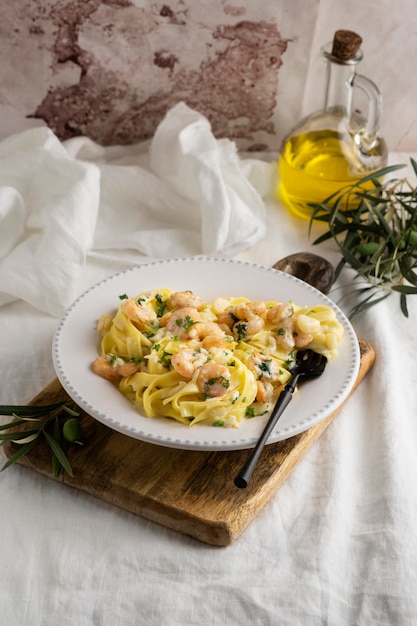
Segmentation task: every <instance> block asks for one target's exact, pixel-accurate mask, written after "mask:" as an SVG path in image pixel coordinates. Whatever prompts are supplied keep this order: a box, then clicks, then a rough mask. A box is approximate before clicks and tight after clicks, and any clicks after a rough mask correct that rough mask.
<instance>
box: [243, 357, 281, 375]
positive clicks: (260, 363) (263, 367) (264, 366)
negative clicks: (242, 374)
mask: <svg viewBox="0 0 417 626" xmlns="http://www.w3.org/2000/svg"><path fill="white" fill-rule="evenodd" d="M248 367H249V369H251V370H252V371H253V372H254V373H255V375H256V378H257V379H259V380H262V381H272V380H277V379H278V378H279V370H280V368H279V365H278V363H277V362H276V361H274V360H273V359H271V358H270V357H267V356H265V355H264V354H259V352H254V353H253V354H251V355H250V357H249V359H248Z"/></svg>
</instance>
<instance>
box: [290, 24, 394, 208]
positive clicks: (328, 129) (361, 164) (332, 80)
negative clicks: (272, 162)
mask: <svg viewBox="0 0 417 626" xmlns="http://www.w3.org/2000/svg"><path fill="white" fill-rule="evenodd" d="M361 43H362V39H361V37H360V36H359V35H357V34H356V33H353V32H352V31H346V30H339V31H336V33H335V36H334V39H333V42H331V43H330V44H327V45H326V46H324V47H323V48H322V50H321V53H322V55H323V56H324V58H325V59H326V62H327V63H326V64H327V76H326V85H325V93H324V106H323V109H322V110H320V111H318V112H316V113H313V114H312V115H309V116H308V117H306V118H304V119H303V120H301V122H300V123H299V124H298V125H297V126H296V127H295V128H294V129H293V130H292V131H291V133H290V134H289V135H287V136H286V137H285V138H284V141H283V143H282V146H281V150H280V155H279V166H278V167H279V180H278V189H279V196H280V198H281V200H282V201H283V202H284V204H285V205H286V206H287V208H289V209H290V210H291V211H292V212H293V213H295V214H296V215H297V216H299V217H304V218H307V219H310V217H311V212H312V209H311V207H309V206H308V205H309V203H319V202H322V201H323V200H324V199H325V198H327V197H328V196H330V195H331V194H333V193H335V192H338V191H340V189H341V188H343V187H345V186H346V185H352V184H355V183H357V182H358V181H359V180H360V179H361V178H363V177H364V176H367V175H368V174H371V173H372V172H374V171H376V170H378V169H380V168H382V167H384V166H385V165H386V163H387V156H388V153H387V147H386V144H385V142H384V140H383V139H382V138H381V137H379V135H378V131H379V126H380V118H381V108H382V98H381V94H380V92H379V90H378V88H377V86H376V85H375V84H374V83H373V82H372V81H370V80H369V79H368V78H366V77H365V76H361V75H359V74H357V73H356V66H357V64H358V63H359V62H360V61H361V59H362V57H363V55H362V52H361V50H360V45H361ZM355 89H358V90H361V91H362V92H363V93H364V94H365V95H366V98H367V103H368V111H367V117H364V116H363V115H362V114H361V113H360V112H358V111H356V110H355V109H354V107H353V96H354V90H355ZM367 184H368V186H369V187H372V183H367ZM365 186H366V185H365ZM342 208H346V207H343V206H342ZM350 208H351V207H350Z"/></svg>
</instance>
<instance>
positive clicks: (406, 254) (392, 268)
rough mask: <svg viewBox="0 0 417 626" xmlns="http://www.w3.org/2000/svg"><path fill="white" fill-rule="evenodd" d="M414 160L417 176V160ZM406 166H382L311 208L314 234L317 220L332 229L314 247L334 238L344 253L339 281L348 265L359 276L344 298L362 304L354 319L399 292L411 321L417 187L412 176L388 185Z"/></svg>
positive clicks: (416, 275) (416, 282)
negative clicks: (391, 175) (390, 175)
mask: <svg viewBox="0 0 417 626" xmlns="http://www.w3.org/2000/svg"><path fill="white" fill-rule="evenodd" d="M410 161H411V165H412V168H413V171H414V173H415V174H416V175H417V162H416V161H415V160H414V159H412V158H411V159H410ZM404 167H405V164H398V165H392V166H388V167H385V168H382V169H380V170H378V171H376V172H374V173H372V174H369V175H367V176H365V177H364V178H362V179H361V180H360V181H359V182H357V183H355V184H353V185H349V186H346V187H343V188H342V189H340V190H339V191H338V192H336V193H334V194H332V195H331V196H329V197H328V198H327V199H325V200H324V201H323V202H321V203H312V204H310V207H311V208H312V215H311V220H310V225H309V233H310V234H311V228H312V224H313V221H318V222H322V223H323V224H326V225H327V230H325V232H324V233H322V234H321V235H320V236H319V237H317V238H316V239H315V240H314V242H313V244H315V245H317V244H320V243H323V242H325V241H329V240H331V239H332V240H334V241H335V242H336V244H337V246H338V248H339V250H340V253H341V256H342V258H341V260H340V262H339V263H338V265H337V267H336V270H335V279H337V278H338V277H339V276H340V274H341V272H342V270H343V268H344V267H345V266H346V265H348V266H350V267H351V268H352V269H354V270H355V272H356V276H355V281H354V285H353V289H352V290H351V291H350V292H349V294H345V296H343V298H346V297H351V296H352V295H354V296H355V298H356V300H357V303H356V304H355V305H354V306H352V308H351V310H350V313H349V317H350V319H353V318H354V317H356V316H357V315H360V314H362V313H364V312H365V311H367V310H368V309H369V308H370V307H372V306H374V305H375V304H377V303H378V302H381V301H382V300H384V299H385V298H387V297H388V296H391V295H392V294H393V293H397V294H399V297H400V307H401V311H402V313H403V315H404V316H405V317H408V307H407V296H411V295H415V294H417V187H415V186H413V185H412V184H411V182H410V181H409V180H408V179H407V178H400V179H399V178H390V179H389V180H387V181H383V178H384V177H385V176H387V175H388V174H391V173H392V172H394V171H396V170H399V169H401V168H404ZM342 206H343V207H344V208H343V209H342V208H341V207H342ZM343 298H342V299H341V300H343Z"/></svg>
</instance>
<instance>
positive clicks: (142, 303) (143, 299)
mask: <svg viewBox="0 0 417 626" xmlns="http://www.w3.org/2000/svg"><path fill="white" fill-rule="evenodd" d="M136 302H137V303H138V305H139V306H142V305H144V304H145V302H146V299H145V298H138V299H137V300H136Z"/></svg>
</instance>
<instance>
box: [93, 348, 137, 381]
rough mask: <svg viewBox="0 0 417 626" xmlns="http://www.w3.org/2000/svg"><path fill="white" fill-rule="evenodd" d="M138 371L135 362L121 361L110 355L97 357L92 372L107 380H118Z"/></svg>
mask: <svg viewBox="0 0 417 626" xmlns="http://www.w3.org/2000/svg"><path fill="white" fill-rule="evenodd" d="M139 369H140V366H139V363H138V362H137V361H123V359H121V358H119V357H116V356H114V355H112V354H106V355H105V356H99V357H97V358H96V360H95V361H94V363H93V372H94V373H95V374H98V375H99V376H101V377H102V378H106V379H107V380H118V379H119V378H120V377H122V376H130V375H131V374H134V373H135V372H137V371H139Z"/></svg>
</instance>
